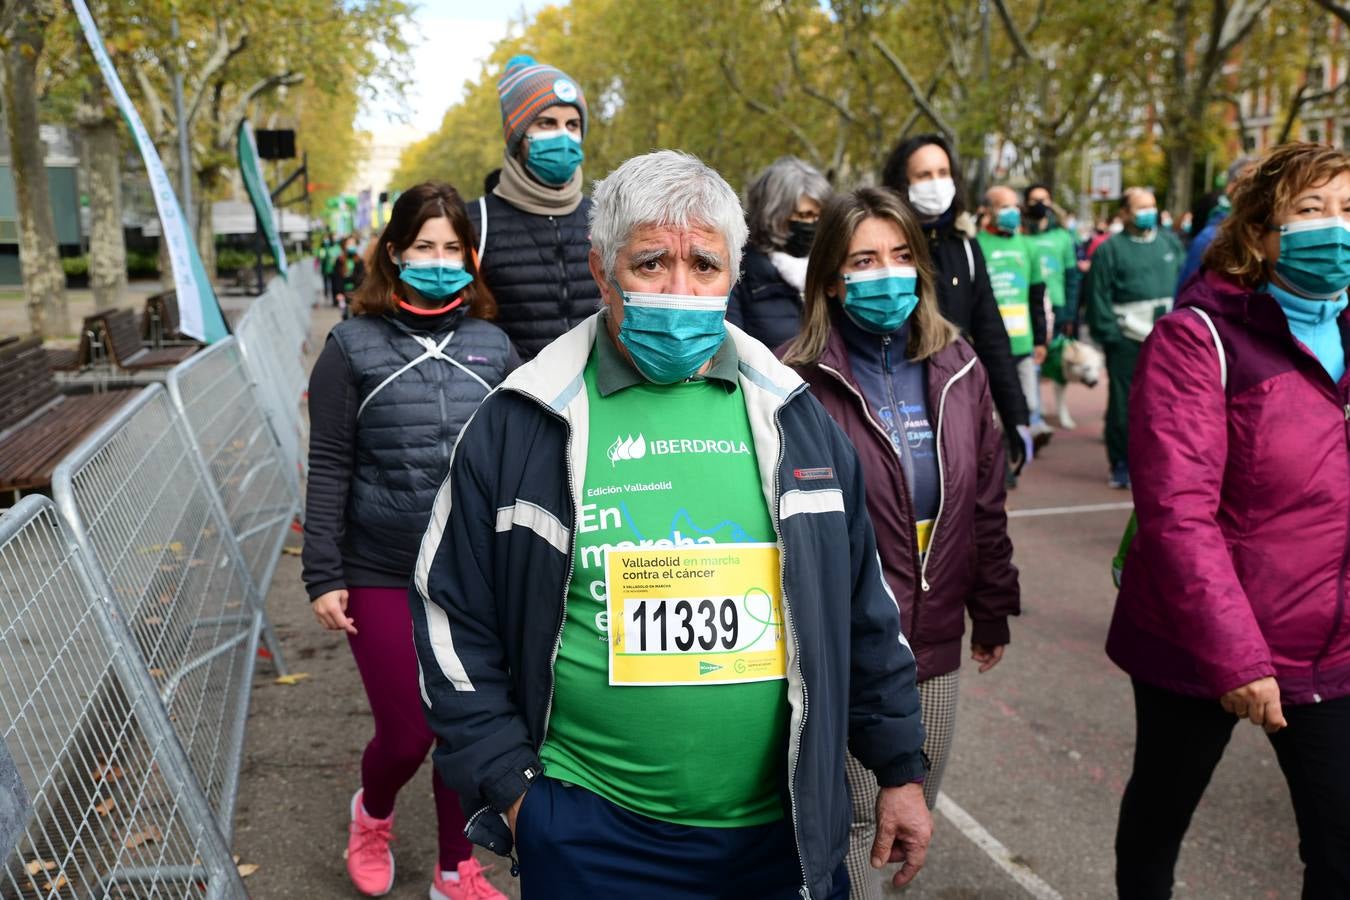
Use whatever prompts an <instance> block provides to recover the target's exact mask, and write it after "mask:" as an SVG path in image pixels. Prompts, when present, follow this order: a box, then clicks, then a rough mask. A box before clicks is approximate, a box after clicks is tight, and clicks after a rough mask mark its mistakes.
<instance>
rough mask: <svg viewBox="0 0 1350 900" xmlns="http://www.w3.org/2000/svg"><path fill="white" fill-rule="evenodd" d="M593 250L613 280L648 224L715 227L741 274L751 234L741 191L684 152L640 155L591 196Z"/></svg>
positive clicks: (735, 270) (733, 273)
mask: <svg viewBox="0 0 1350 900" xmlns="http://www.w3.org/2000/svg"><path fill="white" fill-rule="evenodd" d="M590 224H591V247H592V248H594V249H595V251H596V252H597V253H599V254H600V260H601V262H602V263H603V265H604V268H605V274H606V275H608V276H609V277H610V278H613V277H614V267H615V265H616V264H617V263H618V259H619V251H620V250H622V249H623V248H624V246H625V245H626V244H627V243H628V241H629V240H630V239H631V238H632V236H633V232H635V231H637V230H638V229H639V228H642V227H644V226H647V225H656V226H659V227H669V228H688V227H690V226H691V225H693V226H701V227H703V228H711V229H712V230H714V231H716V232H718V233H719V234H721V235H722V238H723V239H724V240H725V241H726V242H727V253H728V255H729V257H730V258H729V259H727V260H725V262H726V265H727V270H728V271H729V272H730V273H731V278H732V280H733V281H735V279H736V276H737V274H738V273H739V272H740V270H741V252H742V251H743V250H744V249H745V238H746V234H747V229H746V226H745V213H744V211H742V209H741V201H740V200H739V199H738V198H737V196H736V192H735V191H733V190H732V189H731V185H729V184H727V182H726V179H724V178H723V177H722V176H721V175H718V174H717V172H716V171H714V170H713V169H712V168H711V167H710V166H708V165H707V164H706V163H704V162H703V161H702V160H700V159H699V158H698V157H696V156H693V155H691V154H689V153H683V152H681V151H679V150H656V151H654V152H652V153H646V154H643V155H642V156H635V157H633V158H632V159H630V160H628V161H627V162H625V163H623V164H622V165H621V166H619V167H618V168H617V169H615V170H614V171H613V172H610V173H609V175H607V176H605V178H604V179H603V180H601V181H598V182H596V185H595V190H594V191H593V192H592V195H591V221H590Z"/></svg>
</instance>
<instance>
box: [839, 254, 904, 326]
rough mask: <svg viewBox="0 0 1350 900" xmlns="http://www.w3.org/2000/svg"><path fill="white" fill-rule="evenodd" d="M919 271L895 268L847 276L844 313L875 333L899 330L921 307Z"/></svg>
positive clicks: (900, 267) (850, 273)
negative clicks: (916, 309) (918, 307)
mask: <svg viewBox="0 0 1350 900" xmlns="http://www.w3.org/2000/svg"><path fill="white" fill-rule="evenodd" d="M918 284H919V272H918V270H917V269H915V268H914V267H913V266H891V267H888V268H884V269H872V270H871V271H867V272H849V273H848V274H846V275H845V276H844V312H846V313H848V315H849V317H850V318H851V319H853V321H855V322H857V323H858V324H859V325H860V326H862V327H863V328H865V329H867V330H868V331H870V332H872V333H874V334H891V333H892V332H894V331H897V330H898V329H899V328H900V326H901V325H904V324H905V320H906V319H908V318H909V316H910V313H912V312H914V307H916V306H918V305H919V295H918Z"/></svg>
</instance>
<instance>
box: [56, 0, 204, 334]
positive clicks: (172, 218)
mask: <svg viewBox="0 0 1350 900" xmlns="http://www.w3.org/2000/svg"><path fill="white" fill-rule="evenodd" d="M72 2H73V3H74V5H75V15H76V16H77V17H78V18H79V20H80V27H81V28H82V29H83V30H84V39H85V40H86V41H87V42H88V43H89V49H90V50H92V51H93V53H94V60H95V61H96V62H97V63H98V68H99V71H101V72H102V73H103V80H104V81H106V82H107V83H108V90H110V91H112V95H113V99H114V100H116V101H117V106H118V108H119V109H121V111H122V115H123V116H124V117H125V118H126V120H127V126H128V127H129V128H130V129H131V134H132V136H133V137H135V138H136V146H137V148H138V149H139V150H140V151H141V158H142V159H143V160H144V161H145V172H146V175H148V176H149V178H150V188H151V190H152V191H153V193H154V195H155V209H156V210H157V211H158V212H159V221H160V225H161V227H162V229H163V237H162V238H161V240H164V241H167V242H168V247H169V259H170V261H171V262H172V263H173V286H174V290H175V291H176V292H177V294H178V319H179V325H178V327H179V330H180V331H182V332H183V334H186V335H188V336H189V337H193V338H196V339H197V340H199V341H204V342H206V343H208V344H209V343H212V342H214V341H218V340H220V339H221V338H224V337H225V336H226V335H228V334H229V331H228V329H227V328H226V327H225V317H224V316H222V315H221V312H220V303H219V301H217V300H216V293H215V291H214V290H213V289H212V287H211V279H210V278H209V277H207V274H206V267H205V266H203V265H202V258H201V255H200V254H199V253H198V252H197V245H196V243H195V242H194V241H193V239H192V235H191V233H190V232H189V229H188V225H187V220H186V218H185V217H184V216H183V209H182V207H181V206H179V205H178V197H177V196H176V195H175V194H174V192H173V185H172V184H171V183H170V181H169V174H168V173H167V172H165V171H164V163H163V161H162V160H160V158H159V152H158V151H156V150H155V142H154V141H152V140H151V139H150V134H149V132H147V131H146V130H145V124H144V123H143V122H141V117H140V115H139V114H138V113H137V112H136V107H135V106H133V105H132V104H131V97H129V96H128V95H127V91H126V88H124V87H123V86H122V79H121V78H119V77H118V76H117V70H116V69H115V68H113V64H112V60H111V59H109V58H108V51H107V49H106V48H105V47H104V46H103V37H102V35H100V34H99V30H98V25H96V24H94V17H93V16H91V15H90V14H89V7H88V6H86V5H85V2H84V0H72Z"/></svg>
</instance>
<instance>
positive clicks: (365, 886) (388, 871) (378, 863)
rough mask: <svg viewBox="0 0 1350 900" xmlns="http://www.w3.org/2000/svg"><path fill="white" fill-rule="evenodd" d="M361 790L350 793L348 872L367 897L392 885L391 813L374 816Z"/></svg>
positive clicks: (392, 826) (382, 893)
mask: <svg viewBox="0 0 1350 900" xmlns="http://www.w3.org/2000/svg"><path fill="white" fill-rule="evenodd" d="M361 794H362V791H357V792H356V793H355V794H353V795H352V824H351V835H350V837H348V838H347V874H348V875H350V876H351V878H352V884H354V885H356V889H357V890H358V891H360V892H361V893H363V894H365V895H367V896H369V897H381V896H383V895H385V894H387V893H389V890H390V888H392V887H393V886H394V854H393V853H391V852H390V851H389V842H390V841H392V840H393V839H394V816H393V814H392V813H391V814H390V815H389V818H387V819H377V818H375V817H374V816H372V815H370V814H369V813H367V812H366V808H365V807H364V806H362V805H361Z"/></svg>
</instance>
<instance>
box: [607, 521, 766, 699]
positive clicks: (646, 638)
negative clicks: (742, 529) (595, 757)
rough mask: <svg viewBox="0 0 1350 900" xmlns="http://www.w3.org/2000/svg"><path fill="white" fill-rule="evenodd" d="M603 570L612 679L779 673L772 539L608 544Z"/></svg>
mask: <svg viewBox="0 0 1350 900" xmlns="http://www.w3.org/2000/svg"><path fill="white" fill-rule="evenodd" d="M605 574H606V583H607V584H606V587H607V591H608V597H609V600H608V603H609V622H610V640H609V681H610V684H612V685H673V684H684V685H706V684H725V683H727V682H748V681H767V680H771V679H775V678H783V677H785V675H786V672H787V650H786V646H785V644H784V627H783V605H782V597H781V596H780V594H781V590H780V586H779V585H780V571H779V556H778V547H777V546H776V545H774V544H719V545H703V546H699V547H676V548H669V549H662V550H610V551H609V552H608V553H607V554H606V559H605Z"/></svg>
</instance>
